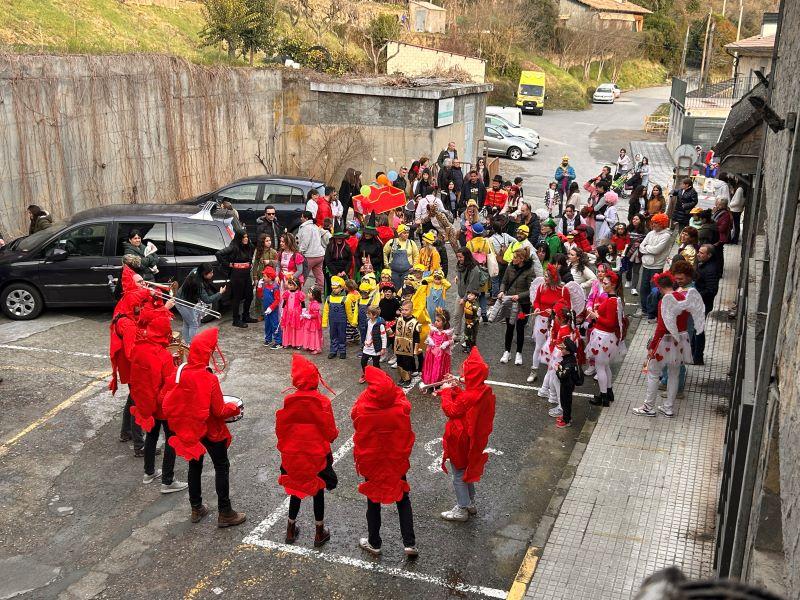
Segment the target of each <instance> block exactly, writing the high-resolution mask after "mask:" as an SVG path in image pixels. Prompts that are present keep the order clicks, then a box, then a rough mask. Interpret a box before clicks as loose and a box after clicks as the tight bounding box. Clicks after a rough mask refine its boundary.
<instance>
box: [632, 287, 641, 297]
mask: <svg viewBox="0 0 800 600" xmlns="http://www.w3.org/2000/svg"><path fill="white" fill-rule="evenodd" d="M638 295H639V290H637V289H636V288H631V296H638Z"/></svg>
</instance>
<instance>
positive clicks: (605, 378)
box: [594, 355, 614, 394]
mask: <svg viewBox="0 0 800 600" xmlns="http://www.w3.org/2000/svg"><path fill="white" fill-rule="evenodd" d="M601 356H602V355H598V356H597V357H596V358H595V359H594V366H595V368H596V369H597V385H598V387H599V388H600V393H601V394H605V393H606V392H607V391H608V388H610V387H613V386H614V380H613V376H612V375H611V363H610V362H609V361H608V357H607V356H602V358H601Z"/></svg>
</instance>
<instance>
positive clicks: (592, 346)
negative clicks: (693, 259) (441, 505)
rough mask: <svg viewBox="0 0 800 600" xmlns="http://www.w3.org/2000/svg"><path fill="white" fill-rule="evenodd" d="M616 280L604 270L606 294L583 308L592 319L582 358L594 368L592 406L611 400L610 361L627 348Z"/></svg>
mask: <svg viewBox="0 0 800 600" xmlns="http://www.w3.org/2000/svg"><path fill="white" fill-rule="evenodd" d="M618 282H619V276H618V275H617V274H616V273H614V271H611V270H608V271H606V272H605V274H603V275H601V276H600V283H601V285H602V286H603V291H604V292H605V293H606V294H608V297H607V298H606V299H605V300H603V301H602V303H601V304H599V305H595V307H593V309H592V310H588V311H587V312H586V316H587V317H588V318H589V319H592V320H593V321H594V325H593V326H592V329H591V331H590V332H589V343H588V344H587V346H586V358H587V359H588V360H589V361H590V362H593V363H594V367H595V369H596V370H597V384H598V386H599V387H600V393H599V394H598V395H596V396H595V397H594V398H592V399H590V400H589V403H590V404H594V405H595V406H608V405H609V403H611V402H613V401H614V389H613V387H612V386H613V384H614V381H613V375H612V374H611V363H612V362H614V361H616V360H619V359H621V358H622V357H624V356H625V353H626V351H627V350H626V348H625V342H624V339H625V333H626V329H627V319H626V318H625V313H624V312H623V302H622V300H620V298H619V297H618V296H617V283H618ZM676 381H677V378H676Z"/></svg>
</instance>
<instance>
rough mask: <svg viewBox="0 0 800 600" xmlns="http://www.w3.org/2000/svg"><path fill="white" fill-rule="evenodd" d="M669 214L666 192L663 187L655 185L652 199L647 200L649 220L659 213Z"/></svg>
mask: <svg viewBox="0 0 800 600" xmlns="http://www.w3.org/2000/svg"><path fill="white" fill-rule="evenodd" d="M664 212H667V200H666V198H664V191H663V190H662V189H661V186H660V185H658V184H655V185H654V186H653V189H652V190H651V191H650V197H649V198H648V199H647V219H648V220H650V218H651V217H652V216H653V215H657V214H658V213H664Z"/></svg>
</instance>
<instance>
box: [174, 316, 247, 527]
mask: <svg viewBox="0 0 800 600" xmlns="http://www.w3.org/2000/svg"><path fill="white" fill-rule="evenodd" d="M218 339H219V329H217V328H216V327H214V328H212V329H206V330H205V331H201V332H200V333H198V334H197V335H196V336H195V337H194V339H193V340H192V344H191V346H189V358H188V362H186V363H184V364H182V365H180V366H179V367H178V370H177V372H176V373H175V380H174V381H175V387H174V388H172V389H171V390H170V391H169V392H167V394H166V395H165V396H164V401H163V402H162V409H163V413H164V416H165V417H166V418H167V423H168V424H169V428H170V430H171V431H172V432H174V435H172V437H170V438H169V445H170V446H172V447H173V448H174V449H175V453H176V454H177V455H178V456H182V457H183V458H185V459H186V460H188V461H189V477H188V479H189V503H190V504H191V506H192V523H198V522H200V520H201V519H203V517H205V516H206V515H207V514H208V508H207V507H206V505H205V504H203V498H202V493H201V486H200V477H201V475H202V473H203V455H205V453H206V451H207V452H208V454H209V456H211V461H212V462H213V463H214V471H215V473H216V477H215V484H216V491H217V507H218V510H219V517H218V519H217V526H218V527H232V526H234V525H240V524H241V523H244V521H245V515H244V513H240V512H236V511H235V510H233V509H232V508H231V501H230V498H229V495H228V492H229V481H228V475H229V469H230V463H229V462H228V446H230V445H231V439H232V438H231V433H230V431H228V426H227V425H226V424H225V420H226V419H228V418H230V417H235V416H236V415H238V414H239V413H240V412H241V409H240V408H239V406H238V405H237V404H235V403H233V402H225V400H224V399H223V397H222V389H221V388H220V386H219V379H218V378H217V376H216V375H215V374H214V373H212V372H211V370H210V369H209V368H208V363H209V361H210V360H211V355H212V354H213V353H214V351H215V350H217V340H218Z"/></svg>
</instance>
